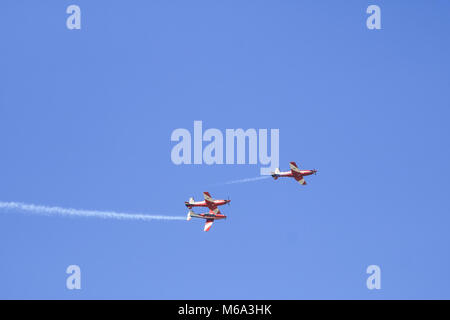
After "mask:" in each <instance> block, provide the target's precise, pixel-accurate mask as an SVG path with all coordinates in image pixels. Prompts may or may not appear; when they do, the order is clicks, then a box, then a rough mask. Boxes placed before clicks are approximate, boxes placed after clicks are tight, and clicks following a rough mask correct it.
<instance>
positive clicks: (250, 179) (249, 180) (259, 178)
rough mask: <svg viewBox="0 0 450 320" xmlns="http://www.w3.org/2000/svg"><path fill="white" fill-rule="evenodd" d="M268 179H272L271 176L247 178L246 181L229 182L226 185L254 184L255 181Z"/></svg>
mask: <svg viewBox="0 0 450 320" xmlns="http://www.w3.org/2000/svg"><path fill="white" fill-rule="evenodd" d="M267 178H270V176H259V177H255V178H246V179H240V180H234V181H228V182H225V183H224V184H235V183H246V182H253V181H258V180H264V179H267Z"/></svg>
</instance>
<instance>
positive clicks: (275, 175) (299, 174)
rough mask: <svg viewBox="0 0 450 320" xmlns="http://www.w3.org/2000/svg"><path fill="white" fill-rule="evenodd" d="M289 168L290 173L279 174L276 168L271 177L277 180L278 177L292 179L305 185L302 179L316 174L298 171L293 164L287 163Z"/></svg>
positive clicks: (309, 171)
mask: <svg viewBox="0 0 450 320" xmlns="http://www.w3.org/2000/svg"><path fill="white" fill-rule="evenodd" d="M289 167H290V168H291V171H285V172H281V171H280V169H278V168H276V169H275V172H273V173H272V177H273V178H274V179H275V180H277V179H278V178H279V177H293V178H294V179H295V180H297V181H298V182H299V183H300V184H302V185H305V184H306V181H305V179H304V178H303V177H305V176H310V175H312V174H316V173H317V170H300V169H299V168H298V166H297V164H296V163H295V162H289Z"/></svg>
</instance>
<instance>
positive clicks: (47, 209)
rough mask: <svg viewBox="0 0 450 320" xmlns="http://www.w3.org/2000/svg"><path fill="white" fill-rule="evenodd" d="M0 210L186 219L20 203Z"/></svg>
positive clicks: (83, 215) (118, 218) (82, 215)
mask: <svg viewBox="0 0 450 320" xmlns="http://www.w3.org/2000/svg"><path fill="white" fill-rule="evenodd" d="M0 209H6V210H17V211H24V212H29V213H35V214H42V215H59V216H72V217H77V216H78V217H95V218H103V219H116V220H140V221H151V220H186V217H181V216H160V215H148V214H141V213H121V212H114V211H97V210H78V209H71V208H61V207H49V206H40V205H35V204H26V203H21V202H1V201H0Z"/></svg>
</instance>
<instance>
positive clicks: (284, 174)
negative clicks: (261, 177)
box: [272, 170, 315, 178]
mask: <svg viewBox="0 0 450 320" xmlns="http://www.w3.org/2000/svg"><path fill="white" fill-rule="evenodd" d="M314 173H315V170H300V174H301V175H302V176H310V175H312V174H314ZM293 176H294V174H293V173H292V171H284V172H278V173H274V174H272V177H274V178H275V177H277V178H279V177H293Z"/></svg>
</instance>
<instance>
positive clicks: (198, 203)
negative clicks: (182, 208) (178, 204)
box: [184, 200, 231, 209]
mask: <svg viewBox="0 0 450 320" xmlns="http://www.w3.org/2000/svg"><path fill="white" fill-rule="evenodd" d="M230 201H231V200H214V204H215V205H216V206H223V205H225V204H227V203H229V202H230ZM184 204H185V205H186V207H188V208H189V209H191V208H193V207H207V206H208V205H207V204H206V201H205V200H203V201H195V202H188V201H185V202H184Z"/></svg>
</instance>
